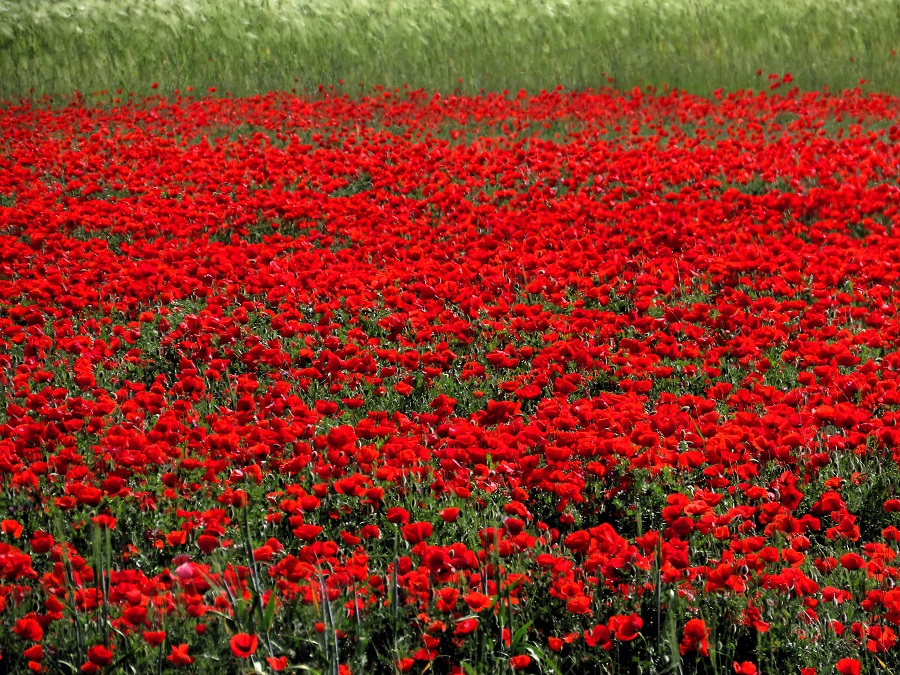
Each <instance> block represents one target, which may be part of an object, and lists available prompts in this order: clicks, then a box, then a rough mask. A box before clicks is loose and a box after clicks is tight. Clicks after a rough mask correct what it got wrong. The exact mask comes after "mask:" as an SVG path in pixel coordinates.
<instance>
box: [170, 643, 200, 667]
mask: <svg viewBox="0 0 900 675" xmlns="http://www.w3.org/2000/svg"><path fill="white" fill-rule="evenodd" d="M166 660H167V661H170V662H171V663H172V664H174V665H176V666H189V665H191V664H192V663H193V662H194V657H192V656H190V655H188V645H186V644H180V645H178V646H175V645H172V653H171V654H169V655H168V656H167V657H166Z"/></svg>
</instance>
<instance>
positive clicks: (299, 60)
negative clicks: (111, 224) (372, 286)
mask: <svg viewBox="0 0 900 675" xmlns="http://www.w3.org/2000/svg"><path fill="white" fill-rule="evenodd" d="M892 50H897V51H900V0H181V1H175V0H128V1H124V0H122V1H119V0H75V1H72V0H28V2H22V1H21V0H0V97H4V98H10V97H19V96H27V95H29V92H31V93H33V94H34V95H41V94H45V93H50V94H62V93H70V92H72V91H74V90H79V91H82V92H85V93H89V92H92V91H98V90H110V91H114V90H115V89H117V88H119V87H121V88H123V90H124V91H125V92H126V93H127V92H135V93H136V94H141V93H148V92H149V91H150V86H151V84H152V83H153V82H158V83H159V86H160V88H161V89H162V90H163V91H171V90H173V89H176V88H180V89H184V88H186V87H187V86H188V85H192V86H194V87H195V88H197V89H201V90H204V91H205V89H206V88H207V87H213V86H214V87H217V88H219V90H220V92H224V91H229V92H231V93H233V94H236V95H246V94H251V93H256V92H262V91H269V90H290V89H298V90H302V89H312V88H314V87H316V86H317V85H318V84H326V85H330V84H337V83H338V81H339V80H340V79H344V80H345V81H346V83H347V87H348V89H350V90H351V91H354V90H355V89H356V86H357V83H360V82H362V83H365V84H366V85H367V86H369V85H375V84H383V85H386V86H388V87H396V86H402V85H404V84H409V85H410V86H412V87H415V88H419V87H421V88H425V89H438V90H444V91H447V90H452V89H454V88H456V87H458V86H459V87H460V88H461V89H463V90H466V91H477V90H479V89H482V88H484V89H486V90H495V91H499V90H502V89H507V88H508V89H511V90H517V89H519V88H526V89H528V90H530V91H536V90H539V89H542V88H548V89H549V88H552V87H554V86H556V85H563V86H565V87H568V88H581V87H599V86H604V85H606V84H607V79H606V78H607V77H608V76H611V77H614V78H615V83H616V85H617V86H619V87H622V88H631V87H632V86H644V85H655V86H658V87H659V86H662V85H663V84H668V85H669V86H672V87H677V88H680V89H687V90H690V91H694V92H697V93H703V94H708V93H710V92H712V91H713V90H715V89H717V88H719V87H722V88H724V89H726V90H734V89H741V88H752V89H762V88H765V87H766V86H767V85H768V80H767V78H766V75H768V74H769V73H785V72H790V73H791V74H792V75H793V78H794V82H795V84H796V85H798V86H799V87H800V88H802V89H821V88H823V87H825V86H829V87H830V88H831V89H833V90H838V89H844V88H847V87H855V86H857V84H858V82H859V80H860V79H865V80H867V81H868V82H869V83H870V86H872V87H873V88H875V89H879V90H883V91H890V92H900V57H897V56H894V55H893V52H892ZM758 70H762V71H763V76H759V75H757V71H758ZM458 78H461V79H462V85H461V86H460V85H459V84H458Z"/></svg>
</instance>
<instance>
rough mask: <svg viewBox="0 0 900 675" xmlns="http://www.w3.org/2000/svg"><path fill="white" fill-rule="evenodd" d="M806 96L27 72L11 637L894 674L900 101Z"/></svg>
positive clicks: (47, 649) (404, 662)
mask: <svg viewBox="0 0 900 675" xmlns="http://www.w3.org/2000/svg"><path fill="white" fill-rule="evenodd" d="M788 84H789V83H787V84H785V85H784V86H782V87H781V88H780V89H779V88H774V89H772V90H769V91H767V92H766V93H755V92H750V91H742V92H737V93H731V94H724V93H721V92H719V93H717V94H716V96H714V97H712V98H710V99H706V98H699V97H695V96H691V95H688V94H685V93H683V92H678V91H663V92H653V91H640V90H635V91H631V92H620V91H614V90H607V89H603V90H597V91H580V92H571V91H564V90H561V89H557V90H555V91H550V92H546V91H545V92H540V93H539V94H534V95H527V94H526V93H525V92H520V93H518V94H515V93H509V92H502V93H497V94H483V95H481V96H474V97H471V96H462V95H438V94H429V93H426V92H422V91H410V90H403V89H400V90H382V89H376V90H374V91H373V92H371V94H370V95H366V96H360V97H358V98H350V97H348V96H345V95H338V94H337V93H335V92H334V91H332V90H327V89H321V90H320V91H318V92H313V93H311V94H308V95H304V96H296V95H288V94H277V93H273V94H269V95H266V96H260V97H255V98H244V99H236V98H229V97H227V96H226V97H218V98H216V97H212V96H209V97H193V96H181V95H178V94H176V95H174V96H172V97H163V96H158V97H154V98H149V99H143V100H137V99H134V98H128V97H125V96H121V95H120V96H118V97H117V98H115V99H110V100H109V101H105V102H98V100H92V101H90V102H89V101H88V100H86V99H85V98H84V97H74V98H73V99H72V100H71V101H68V102H64V103H62V104H60V102H59V101H56V102H53V101H31V102H24V101H23V102H20V103H6V104H5V105H4V106H3V107H2V108H0V130H2V131H0V146H2V149H3V152H2V153H0V393H2V399H0V400H2V401H3V403H2V405H0V518H2V523H0V655H2V660H0V668H7V671H8V672H24V671H25V670H30V671H34V672H64V671H65V669H66V668H70V669H72V668H74V669H75V670H79V669H80V671H81V672H85V673H106V672H120V669H121V668H124V667H126V664H135V665H134V666H133V667H135V668H138V670H137V672H173V673H174V672H196V673H206V672H223V669H224V672H245V671H247V672H249V671H252V670H254V669H255V670H256V671H257V672H279V671H285V670H290V669H297V668H301V667H302V668H310V669H313V670H315V671H317V672H328V673H335V674H337V673H341V674H346V673H379V672H384V673H395V672H398V671H400V672H424V671H426V670H428V671H430V672H434V673H472V672H511V671H517V672H528V673H543V672H546V673H551V672H556V673H567V672H571V673H578V672H587V671H590V672H598V673H599V672H606V673H630V672H634V673H638V672H682V673H694V672H697V673H700V672H702V673H739V674H742V675H753V674H754V673H758V672H765V673H768V672H779V673H800V674H801V675H825V674H826V673H840V674H841V675H848V674H851V675H852V674H857V675H858V674H859V673H860V672H863V671H865V672H876V671H879V669H883V668H896V667H897V665H898V664H900V647H898V646H897V642H898V631H900V628H898V626H900V588H898V587H897V582H898V579H900V565H898V563H897V561H896V557H897V550H898V547H900V543H898V542H900V467H898V462H900V424H898V422H900V376H898V369H900V351H898V345H900V318H898V313H897V307H898V304H897V301H898V291H897V289H898V276H900V237H898V233H895V232H894V227H895V226H896V225H897V224H898V217H900V216H898V209H900V187H898V177H900V144H898V141H900V127H898V126H897V124H896V120H897V119H900V101H898V100H897V99H895V98H891V97H888V96H882V95H874V94H863V93H861V92H860V91H847V92H843V93H842V94H840V95H837V94H829V93H822V92H818V93H801V92H799V91H797V90H795V89H793V90H787V86H788ZM128 667H132V666H131V665H129V666H128ZM66 672H68V671H66Z"/></svg>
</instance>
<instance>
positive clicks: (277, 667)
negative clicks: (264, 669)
mask: <svg viewBox="0 0 900 675" xmlns="http://www.w3.org/2000/svg"><path fill="white" fill-rule="evenodd" d="M266 663H268V664H269V668H271V669H272V670H274V671H275V672H276V673H280V672H281V671H282V670H284V669H285V668H287V657H286V656H267V657H266Z"/></svg>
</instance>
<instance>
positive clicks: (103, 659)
mask: <svg viewBox="0 0 900 675" xmlns="http://www.w3.org/2000/svg"><path fill="white" fill-rule="evenodd" d="M87 656H88V661H89V662H90V663H93V664H94V665H95V666H100V667H101V668H102V667H104V666H108V665H109V664H110V663H112V660H113V653H112V652H111V651H110V650H109V649H107V648H106V647H104V646H103V645H94V646H92V647H90V648H88V653H87Z"/></svg>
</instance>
